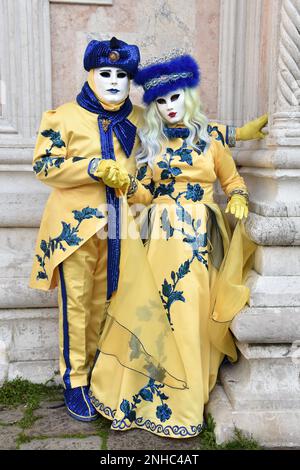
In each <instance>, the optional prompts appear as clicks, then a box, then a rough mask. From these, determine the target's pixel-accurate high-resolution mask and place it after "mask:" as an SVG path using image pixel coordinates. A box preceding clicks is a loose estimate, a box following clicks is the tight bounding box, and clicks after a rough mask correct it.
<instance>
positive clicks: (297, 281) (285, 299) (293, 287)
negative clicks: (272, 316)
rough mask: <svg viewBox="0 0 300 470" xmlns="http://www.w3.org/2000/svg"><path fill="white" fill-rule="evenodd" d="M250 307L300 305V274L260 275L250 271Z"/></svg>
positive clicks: (248, 281)
mask: <svg viewBox="0 0 300 470" xmlns="http://www.w3.org/2000/svg"><path fill="white" fill-rule="evenodd" d="M247 285H248V286H249V287H250V289H251V295H250V302H249V306H250V307H298V306H300V276H260V275H259V274H258V273H256V272H255V271H251V272H250V273H249V276H248V279H247Z"/></svg>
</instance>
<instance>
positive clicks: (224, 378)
mask: <svg viewBox="0 0 300 470" xmlns="http://www.w3.org/2000/svg"><path fill="white" fill-rule="evenodd" d="M237 347H238V350H239V352H240V354H239V356H240V357H239V360H238V362H237V363H235V364H230V363H227V364H223V366H222V367H221V368H220V380H221V383H222V385H223V387H224V390H225V392H226V395H227V397H228V399H229V401H230V403H231V405H232V406H233V408H234V409H236V410H244V409H248V410H251V409H255V410H262V409H266V410H269V409H298V410H300V383H299V372H300V354H299V353H300V348H299V343H295V344H278V345H274V344H272V345H265V344H260V345H255V344H253V345H252V344H245V343H239V342H237Z"/></svg>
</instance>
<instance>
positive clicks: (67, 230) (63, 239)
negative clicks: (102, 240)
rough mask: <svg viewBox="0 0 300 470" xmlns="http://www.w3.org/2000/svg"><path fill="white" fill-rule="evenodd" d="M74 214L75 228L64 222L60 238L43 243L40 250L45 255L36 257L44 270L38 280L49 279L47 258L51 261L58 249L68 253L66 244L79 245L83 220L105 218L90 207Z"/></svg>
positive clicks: (74, 211)
mask: <svg viewBox="0 0 300 470" xmlns="http://www.w3.org/2000/svg"><path fill="white" fill-rule="evenodd" d="M72 212H73V214H74V219H75V220H77V222H78V223H77V225H76V226H75V227H71V224H67V223H66V222H64V221H62V222H61V224H62V232H61V234H60V235H59V236H58V237H55V238H51V237H49V241H48V242H47V241H46V240H42V241H41V243H40V248H41V250H42V252H43V255H42V256H41V255H36V257H37V259H38V262H39V265H40V267H41V268H42V270H41V271H39V272H38V274H37V276H36V279H48V275H47V272H46V269H45V263H46V258H48V259H50V256H51V254H53V253H54V251H55V250H56V249H60V250H62V251H66V249H67V248H66V247H65V246H64V243H66V244H67V245H68V246H75V245H79V243H80V242H81V241H82V238H79V237H78V235H77V234H78V232H79V226H80V224H81V223H82V222H83V220H86V219H91V218H92V217H97V218H98V219H103V218H104V215H103V214H102V213H101V212H100V211H99V210H98V209H94V208H91V207H89V206H87V207H84V208H83V209H82V210H81V211H78V210H73V211H72Z"/></svg>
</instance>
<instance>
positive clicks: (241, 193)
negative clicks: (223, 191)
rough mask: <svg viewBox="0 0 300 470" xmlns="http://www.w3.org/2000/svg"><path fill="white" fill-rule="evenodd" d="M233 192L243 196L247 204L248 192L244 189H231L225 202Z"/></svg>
mask: <svg viewBox="0 0 300 470" xmlns="http://www.w3.org/2000/svg"><path fill="white" fill-rule="evenodd" d="M234 194H239V195H240V196H243V197H244V198H245V199H246V202H247V204H249V193H248V191H246V190H245V189H233V190H232V191H230V193H229V194H228V197H227V202H228V201H230V199H231V197H232V196H233V195H234Z"/></svg>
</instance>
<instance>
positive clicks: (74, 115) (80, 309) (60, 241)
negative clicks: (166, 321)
mask: <svg viewBox="0 0 300 470" xmlns="http://www.w3.org/2000/svg"><path fill="white" fill-rule="evenodd" d="M139 59H140V57H139V50H138V48H137V46H135V45H128V44H126V43H125V42H123V41H120V40H118V39H116V38H112V39H111V40H110V41H95V40H93V41H91V42H90V43H89V44H88V46H87V48H86V51H85V54H84V68H85V70H87V71H88V72H89V75H88V80H87V82H86V83H85V84H84V86H83V89H82V91H81V93H80V94H79V95H78V97H77V100H76V102H70V103H65V104H63V105H62V106H59V107H58V108H57V109H55V110H50V111H46V112H45V113H44V115H43V117H42V121H41V124H40V129H39V133H38V138H37V142H36V147H35V152H34V159H33V169H34V172H35V175H36V177H37V178H38V179H39V180H40V181H42V182H43V183H45V184H47V185H49V186H50V187H52V188H53V191H52V193H51V194H50V196H49V199H48V201H47V204H46V207H45V210H44V214H43V218H42V221H41V226H40V230H39V234H38V238H37V242H36V249H35V258H34V264H33V267H32V273H31V279H30V287H32V288H35V289H41V290H49V289H53V288H55V287H56V286H58V303H59V332H60V333H59V335H60V372H61V376H62V378H63V383H64V387H65V401H66V405H67V408H68V411H69V413H70V414H71V416H72V417H74V418H76V419H79V420H83V421H90V420H93V419H96V418H97V417H98V415H97V413H96V411H95V409H94V407H93V405H92V404H91V402H90V399H89V397H88V386H89V375H90V370H91V367H92V365H93V361H94V356H95V352H96V349H97V344H98V340H99V335H100V332H101V331H102V329H103V327H104V323H105V318H106V313H105V312H106V310H105V309H106V306H107V302H108V301H110V299H111V298H112V297H113V294H114V293H115V292H116V291H117V287H118V282H119V274H120V267H119V266H120V255H121V241H120V236H119V235H120V230H121V226H120V220H119V219H120V217H119V216H121V213H120V204H119V202H120V201H119V199H118V197H117V194H116V193H115V190H114V189H112V188H111V187H109V186H106V184H105V181H106V177H109V171H110V170H111V169H112V167H114V168H115V170H116V172H117V174H118V185H119V186H120V187H121V188H123V189H124V190H125V189H126V186H127V185H128V172H129V173H131V174H134V173H135V168H136V161H135V157H134V155H135V153H136V151H137V148H138V146H139V138H138V135H137V130H138V129H139V128H140V127H141V126H142V124H143V117H142V116H143V110H142V108H140V107H138V106H134V105H132V103H131V101H130V99H129V89H130V79H131V78H132V77H133V76H134V75H135V73H136V71H137V66H138V63H139ZM249 126H250V127H249ZM262 126H263V123H262V122H261V121H258V120H256V121H253V122H252V123H248V124H247V125H246V126H244V127H243V128H240V129H236V128H235V127H229V126H227V127H226V126H220V127H219V128H218V127H217V126H216V125H215V124H211V128H212V129H214V130H213V132H216V131H217V132H219V133H220V135H221V134H222V135H224V139H226V141H228V143H231V144H232V145H234V141H235V136H236V138H237V139H238V138H247V139H249V138H257V137H258V133H260V129H261V127H262ZM243 130H244V135H242V131H243ZM245 131H246V134H245ZM249 131H250V132H249ZM238 133H240V135H239V134H238ZM106 203H108V204H107V205H106ZM107 227H108V237H107V236H106V235H105V233H104V230H106V228H107ZM137 252H138V250H137ZM140 257H141V258H142V257H143V253H142V252H141V254H140ZM140 265H141V266H143V261H142V259H141V261H140ZM145 270H147V268H145ZM132 288H134V287H132ZM148 288H149V292H150V290H151V287H150V285H149V286H148ZM158 317H159V313H158ZM119 320H120V319H119ZM127 321H128V319H127ZM127 326H128V325H127ZM120 336H121V335H120ZM108 338H110V336H109V335H107V340H106V343H105V344H106V345H107V348H108V350H111V348H112V345H111V344H109V341H108ZM136 367H137V368H139V367H140V366H136Z"/></svg>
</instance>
